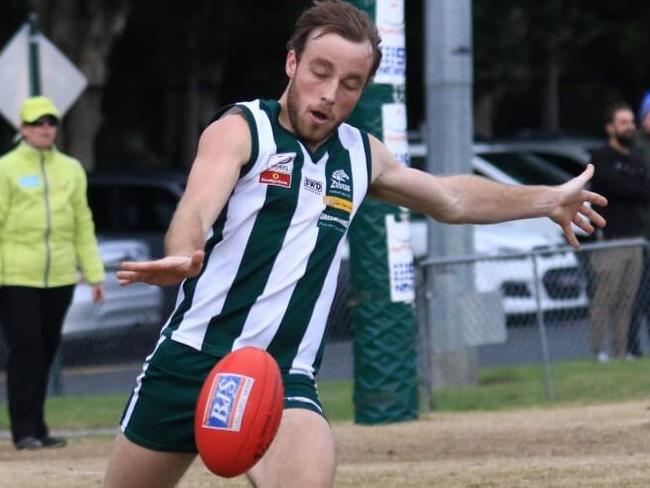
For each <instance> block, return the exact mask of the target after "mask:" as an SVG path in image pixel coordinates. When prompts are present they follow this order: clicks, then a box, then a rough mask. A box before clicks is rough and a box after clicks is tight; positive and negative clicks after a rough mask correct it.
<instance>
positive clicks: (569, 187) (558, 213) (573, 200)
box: [549, 164, 607, 249]
mask: <svg viewBox="0 0 650 488" xmlns="http://www.w3.org/2000/svg"><path fill="white" fill-rule="evenodd" d="M593 174H594V165H593V164H589V165H587V168H586V169H585V170H584V171H583V172H582V173H581V174H580V175H578V176H576V177H575V178H573V179H571V180H569V181H567V182H566V183H564V184H563V185H560V186H558V187H557V190H558V192H559V201H558V205H557V206H556V207H555V208H554V209H553V210H552V211H551V213H550V215H549V217H550V218H551V220H553V222H555V223H556V224H558V225H559V226H560V227H562V230H563V231H564V235H565V236H566V238H567V240H568V241H569V244H571V246H573V247H574V248H576V249H577V248H578V247H580V243H579V242H578V239H577V238H576V235H575V232H574V231H573V228H572V226H571V224H572V223H573V224H575V225H577V226H578V227H580V228H581V229H582V230H584V231H585V232H587V233H588V234H591V233H592V232H593V231H594V226H593V225H592V224H595V225H596V226H598V227H604V226H605V224H606V222H605V219H604V218H603V217H602V215H600V214H599V213H598V212H596V211H595V210H594V209H593V208H592V207H591V206H589V205H587V203H590V204H592V205H598V206H601V207H604V206H606V205H607V199H606V198H605V197H604V196H602V195H600V194H598V193H595V192H593V191H588V190H585V186H586V185H587V183H588V182H589V180H590V179H591V177H592V176H593Z"/></svg>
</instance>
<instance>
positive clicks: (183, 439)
mask: <svg viewBox="0 0 650 488" xmlns="http://www.w3.org/2000/svg"><path fill="white" fill-rule="evenodd" d="M215 362H216V359H215V358H214V357H212V356H209V355H207V354H203V353H200V352H199V351H196V350H194V349H192V348H189V347H188V346H185V345H183V344H179V343H176V342H174V341H172V340H170V339H167V338H165V337H161V339H160V340H159V341H158V343H157V345H156V348H155V350H154V352H153V353H152V354H151V355H150V356H149V357H148V358H147V360H146V362H145V365H144V367H143V371H142V373H141V374H140V376H138V379H137V381H136V387H135V388H134V389H133V393H132V394H131V398H130V399H129V401H128V403H127V405H126V408H125V409H124V414H123V416H122V419H121V421H120V427H121V432H120V434H118V435H117V437H116V439H115V447H114V449H113V452H112V454H111V459H110V461H109V465H108V470H107V474H106V477H105V485H106V486H107V487H111V488H113V487H120V488H122V487H127V488H130V487H134V488H135V487H138V488H140V487H149V486H151V487H156V488H158V487H167V486H175V484H176V483H177V482H178V480H179V479H180V478H181V476H182V475H183V473H184V472H185V471H186V470H187V468H188V466H189V465H190V464H191V462H192V460H193V459H194V458H195V457H196V444H195V442H194V408H195V405H196V399H197V397H198V394H199V390H200V388H201V385H202V384H203V379H204V378H205V376H207V373H208V372H209V371H210V369H211V368H212V366H213V365H214V363H215Z"/></svg>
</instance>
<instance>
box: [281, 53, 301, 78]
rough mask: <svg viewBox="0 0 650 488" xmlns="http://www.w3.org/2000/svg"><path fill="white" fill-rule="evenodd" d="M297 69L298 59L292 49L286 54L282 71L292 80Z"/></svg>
mask: <svg viewBox="0 0 650 488" xmlns="http://www.w3.org/2000/svg"><path fill="white" fill-rule="evenodd" d="M297 67H298V57H297V56H296V51H294V50H293V49H291V50H289V52H287V60H286V62H285V64H284V71H285V72H286V73H287V76H288V77H289V78H293V76H294V75H295V74H296V68H297Z"/></svg>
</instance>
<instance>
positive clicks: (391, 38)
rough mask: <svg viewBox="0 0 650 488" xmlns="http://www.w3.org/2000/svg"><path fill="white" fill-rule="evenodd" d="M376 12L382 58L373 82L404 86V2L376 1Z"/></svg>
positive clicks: (400, 0) (399, 0) (398, 0)
mask: <svg viewBox="0 0 650 488" xmlns="http://www.w3.org/2000/svg"><path fill="white" fill-rule="evenodd" d="M376 12H377V14H376V24H377V30H378V31H379V35H380V36H381V46H380V47H381V52H382V58H381V64H380V65H379V69H378V70H377V74H376V75H375V79H374V82H375V83H386V84H389V85H404V83H405V81H406V43H405V40H404V0H377V2H376Z"/></svg>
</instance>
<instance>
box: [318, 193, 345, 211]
mask: <svg viewBox="0 0 650 488" xmlns="http://www.w3.org/2000/svg"><path fill="white" fill-rule="evenodd" d="M323 201H324V202H325V205H327V206H328V207H334V208H338V209H339V210H343V211H344V212H348V213H350V212H352V202H351V201H350V200H346V199H345V198H339V197H333V196H331V195H327V196H325V197H323Z"/></svg>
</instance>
